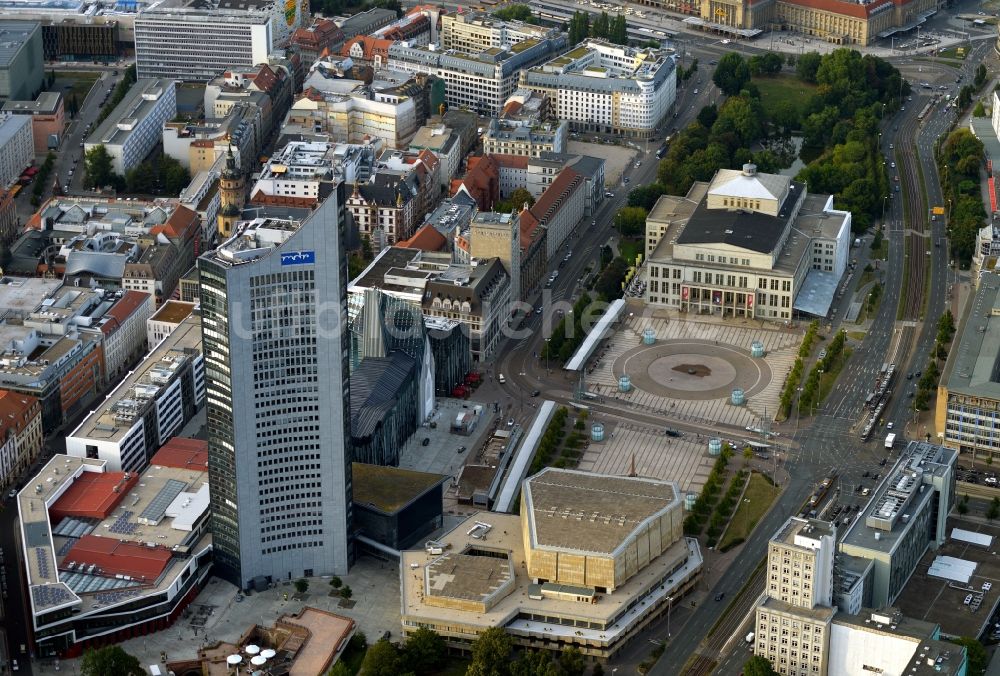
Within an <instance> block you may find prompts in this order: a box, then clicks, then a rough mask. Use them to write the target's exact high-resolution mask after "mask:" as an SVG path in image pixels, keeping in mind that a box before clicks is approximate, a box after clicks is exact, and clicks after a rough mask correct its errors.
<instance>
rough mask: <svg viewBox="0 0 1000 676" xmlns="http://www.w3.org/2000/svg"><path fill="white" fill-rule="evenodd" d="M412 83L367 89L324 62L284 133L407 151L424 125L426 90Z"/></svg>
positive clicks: (310, 79) (307, 84) (336, 65)
mask: <svg viewBox="0 0 1000 676" xmlns="http://www.w3.org/2000/svg"><path fill="white" fill-rule="evenodd" d="M408 78H409V76H406V77H404V78H403V81H402V82H397V81H389V80H376V81H373V82H371V83H369V84H366V83H364V82H362V81H359V80H352V79H348V78H346V77H344V71H343V69H342V68H341V67H340V64H339V63H338V62H336V61H330V60H321V61H319V62H317V63H316V64H315V65H314V67H313V71H312V73H311V74H310V76H309V77H308V78H307V79H306V82H305V89H304V91H303V92H302V95H301V96H300V97H299V98H298V99H297V100H296V101H295V102H294V103H293V104H292V107H291V110H289V112H288V117H287V119H286V120H285V128H284V131H285V132H286V133H305V134H327V135H329V136H330V137H331V139H332V140H334V141H339V142H344V143H364V142H366V141H367V140H369V139H381V140H382V141H383V142H385V143H386V144H387V145H389V146H391V147H393V148H406V147H408V145H409V141H410V139H411V138H412V137H413V135H414V134H415V133H416V131H417V128H418V127H419V126H420V125H421V124H423V119H421V118H420V117H419V115H418V97H420V96H423V87H422V86H421V85H419V84H418V83H417V81H416V79H415V78H414V79H413V80H410V79H408Z"/></svg>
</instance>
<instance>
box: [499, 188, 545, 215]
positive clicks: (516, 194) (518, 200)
mask: <svg viewBox="0 0 1000 676" xmlns="http://www.w3.org/2000/svg"><path fill="white" fill-rule="evenodd" d="M525 204H527V205H528V207H531V206H533V205H534V204H535V198H534V196H532V194H531V193H530V192H528V191H527V189H525V188H515V189H514V190H513V191H511V193H510V195H509V196H508V197H507V199H505V200H500V201H499V202H497V203H496V204H494V205H493V211H495V212H497V213H498V214H499V213H510V212H511V211H516V212H518V213H520V212H521V210H522V209H524V205H525Z"/></svg>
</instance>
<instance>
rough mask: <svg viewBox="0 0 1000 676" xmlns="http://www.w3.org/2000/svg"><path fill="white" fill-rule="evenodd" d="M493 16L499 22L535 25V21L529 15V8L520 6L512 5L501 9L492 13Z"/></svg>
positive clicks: (530, 14)
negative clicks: (518, 22)
mask: <svg viewBox="0 0 1000 676" xmlns="http://www.w3.org/2000/svg"><path fill="white" fill-rule="evenodd" d="M493 16H495V17H496V18H498V19H500V20H501V21H524V22H525V23H536V21H537V19H535V17H534V15H533V14H532V13H531V8H530V7H528V6H527V5H522V4H513V5H507V6H506V7H502V8H500V9H498V10H496V11H495V12H493Z"/></svg>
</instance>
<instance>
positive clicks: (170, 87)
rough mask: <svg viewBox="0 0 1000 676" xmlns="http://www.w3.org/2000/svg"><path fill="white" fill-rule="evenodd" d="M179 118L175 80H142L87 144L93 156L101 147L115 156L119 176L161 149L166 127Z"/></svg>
mask: <svg viewBox="0 0 1000 676" xmlns="http://www.w3.org/2000/svg"><path fill="white" fill-rule="evenodd" d="M176 115H177V90H176V89H175V87H174V81H173V80H167V79H163V78H159V79H156V78H149V79H141V80H139V81H138V82H136V83H135V84H134V85H132V89H130V90H129V92H128V94H126V95H125V98H124V99H122V102H121V103H119V104H118V105H117V106H115V109H114V110H113V111H111V114H110V115H108V117H107V118H106V119H105V120H104V122H102V123H101V124H99V125H97V128H96V129H95V130H94V131H93V133H91V135H90V136H89V137H87V140H86V142H85V144H84V150H85V151H86V152H90V151H91V150H92V149H94V148H96V147H97V146H104V149H105V150H107V151H108V154H109V155H111V163H112V167H113V168H114V171H115V173H116V174H119V175H122V176H124V175H125V172H126V171H128V170H129V169H131V168H132V167H134V166H136V165H138V164H140V163H141V162H142V161H143V160H144V159H146V156H147V155H149V153H150V151H151V150H152V149H153V148H155V147H156V146H157V144H159V142H160V138H161V137H162V133H163V123H164V122H167V121H168V120H171V119H173V118H174V116H176Z"/></svg>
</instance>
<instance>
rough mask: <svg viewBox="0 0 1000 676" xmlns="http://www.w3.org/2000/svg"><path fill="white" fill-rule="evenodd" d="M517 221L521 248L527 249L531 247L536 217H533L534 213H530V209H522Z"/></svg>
mask: <svg viewBox="0 0 1000 676" xmlns="http://www.w3.org/2000/svg"><path fill="white" fill-rule="evenodd" d="M518 222H519V225H520V228H521V237H520V240H521V248H522V249H523V250H524V251H527V250H528V249H530V248H531V242H532V241H534V239H535V230H536V229H537V228H538V219H537V218H535V215H534V214H533V213H531V210H530V209H524V210H523V211H521V215H520V217H519V221H518Z"/></svg>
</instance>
